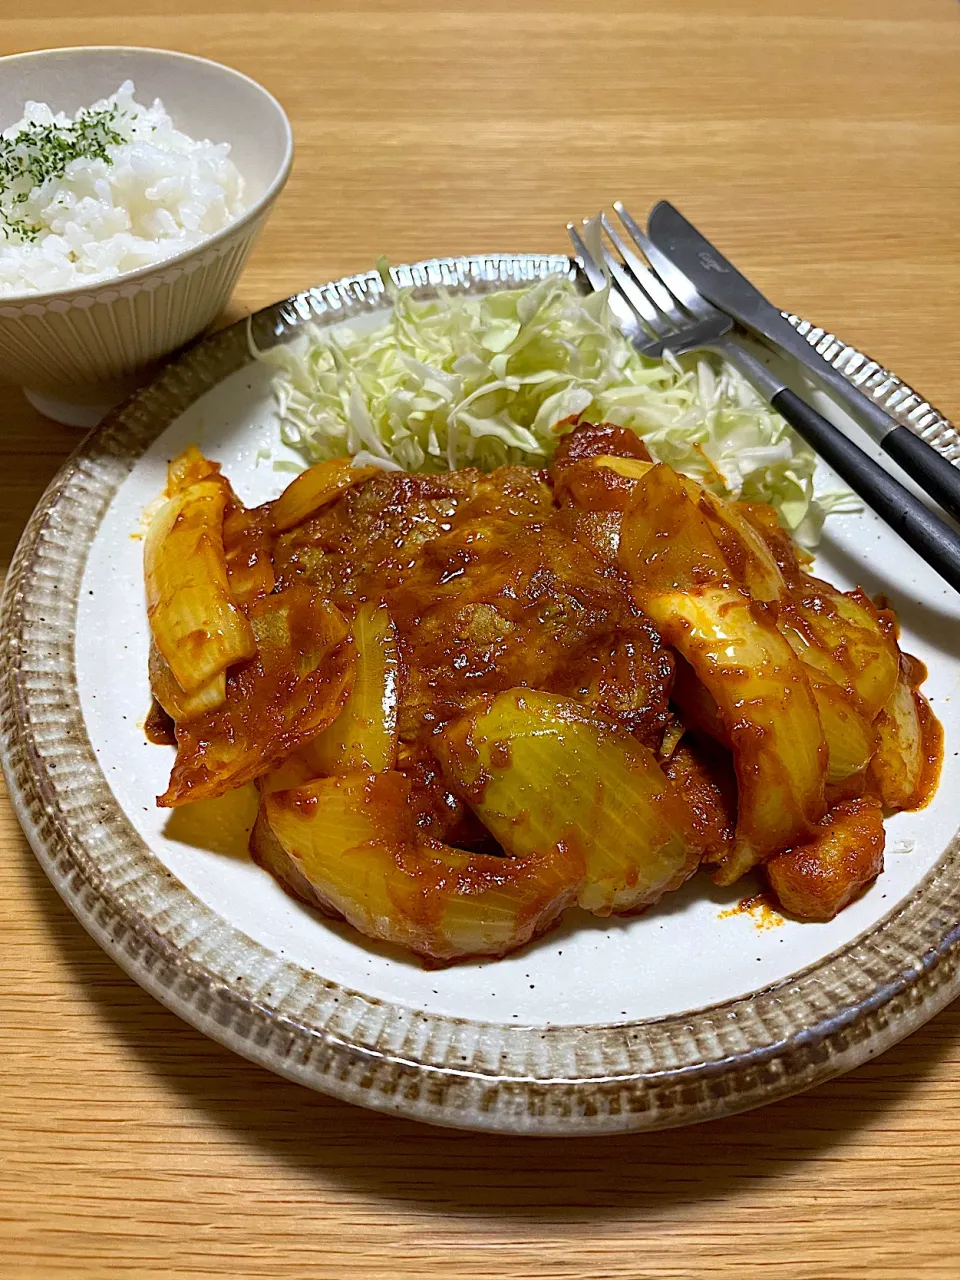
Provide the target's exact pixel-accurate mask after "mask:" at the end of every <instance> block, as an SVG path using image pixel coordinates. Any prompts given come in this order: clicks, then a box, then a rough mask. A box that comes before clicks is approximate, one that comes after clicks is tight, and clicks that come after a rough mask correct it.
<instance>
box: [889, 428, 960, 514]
mask: <svg viewBox="0 0 960 1280" xmlns="http://www.w3.org/2000/svg"><path fill="white" fill-rule="evenodd" d="M880 447H881V449H883V451H884V453H888V454H889V455H890V457H891V458H892V459H893V460H894V462H895V463H897V465H898V466H900V467H902V468H903V470H904V471H905V472H906V473H907V475H908V476H912V477H913V479H914V480H916V482H917V484H918V485H919V486H920V488H921V489H922V490H923V491H924V493H929V495H930V497H931V498H933V500H934V501H935V502H939V504H940V506H941V507H943V509H944V511H947V512H949V513H950V515H952V516H953V517H954V519H955V520H960V469H958V468H957V467H955V466H954V465H953V463H952V462H948V461H947V459H946V458H945V457H944V456H943V454H942V453H938V452H937V451H936V449H934V448H933V446H932V445H929V444H927V442H926V440H921V438H920V437H919V436H917V435H914V433H913V432H912V431H911V430H910V429H909V427H903V426H900V427H894V429H893V430H892V431H888V432H887V434H886V435H885V436H884V437H883V439H882V440H881V441H880Z"/></svg>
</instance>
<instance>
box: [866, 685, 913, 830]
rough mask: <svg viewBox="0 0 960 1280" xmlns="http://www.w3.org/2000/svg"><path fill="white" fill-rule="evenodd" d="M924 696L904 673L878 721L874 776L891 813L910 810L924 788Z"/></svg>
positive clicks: (872, 766)
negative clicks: (912, 686) (896, 810)
mask: <svg viewBox="0 0 960 1280" xmlns="http://www.w3.org/2000/svg"><path fill="white" fill-rule="evenodd" d="M921 696H922V695H921V694H918V693H917V691H916V690H915V689H913V688H911V686H910V683H909V681H908V679H907V676H906V673H905V672H903V673H901V675H900V678H899V679H898V680H897V683H896V686H895V687H894V690H893V693H892V694H891V695H890V698H889V700H888V702H887V705H886V706H885V707H884V708H883V710H882V711H881V712H880V714H879V716H878V717H877V722H876V732H877V753H876V755H875V756H874V757H873V762H872V764H871V773H872V775H873V779H874V781H875V782H876V784H877V788H878V790H879V792H880V799H881V800H882V801H883V804H884V806H885V807H886V808H887V809H908V808H909V807H910V805H911V803H913V802H914V797H915V795H916V793H917V790H918V788H919V786H920V780H921V777H922V775H923V766H924V750H923V725H922V723H921V720H920V708H919V705H918V699H919V698H920V697H921Z"/></svg>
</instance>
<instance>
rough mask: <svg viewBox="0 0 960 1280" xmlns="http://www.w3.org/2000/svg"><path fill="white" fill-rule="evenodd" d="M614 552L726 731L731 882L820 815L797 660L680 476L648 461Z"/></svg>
mask: <svg viewBox="0 0 960 1280" xmlns="http://www.w3.org/2000/svg"><path fill="white" fill-rule="evenodd" d="M620 562H621V564H622V565H623V567H624V569H625V570H626V572H627V573H628V575H629V577H630V581H631V583H632V584H633V587H634V591H635V593H636V596H637V600H638V603H639V604H640V605H641V607H642V608H643V609H644V610H645V612H646V613H647V614H648V615H649V616H650V618H651V619H652V620H653V622H654V623H655V624H656V626H657V627H658V629H659V631H660V633H661V635H662V636H663V638H664V640H666V642H667V643H668V644H671V645H673V646H674V647H675V648H676V649H677V650H678V651H679V652H680V654H681V655H682V656H683V657H684V658H685V659H686V660H687V662H688V663H689V664H690V666H691V667H692V668H693V671H694V673H695V675H696V676H697V677H698V678H699V680H700V681H701V683H702V684H703V685H704V686H705V687H706V690H707V692H708V693H709V694H710V695H711V696H712V697H713V699H714V701H715V702H716V704H717V707H718V709H719V713H720V717H721V719H722V721H723V724H724V726H725V728H726V730H727V733H728V734H729V740H730V745H731V747H732V749H733V755H734V764H735V767H736V772H737V782H738V788H739V810H738V821H737V837H736V841H735V843H734V848H733V851H732V853H731V854H730V855H729V856H727V857H725V858H724V859H723V860H722V861H721V863H720V868H719V870H718V872H717V880H718V882H719V883H721V884H730V883H732V882H733V881H734V880H736V879H738V877H739V876H741V875H742V874H743V873H744V872H745V871H747V870H749V868H750V867H751V866H754V865H755V864H756V863H758V862H761V861H763V859H764V858H765V857H767V856H768V855H769V854H771V853H773V852H775V851H777V850H780V849H783V848H785V847H788V846H790V845H793V844H796V843H797V842H798V841H800V840H804V839H806V838H807V837H808V836H809V835H810V832H811V830H812V828H813V825H814V824H815V823H816V822H818V821H819V820H820V818H821V817H822V816H823V813H824V808H825V802H824V782H825V774H826V767H827V750H826V744H825V742H824V736H823V728H822V726H821V723H820V718H819V715H818V713H817V707H816V703H815V701H814V698H813V694H812V693H811V690H810V686H809V683H808V681H807V678H806V674H805V671H804V667H803V664H802V663H801V662H800V661H799V660H798V659H797V657H796V656H795V655H794V653H793V651H792V649H791V648H790V646H789V644H788V643H787V642H786V640H784V638H783V637H782V636H781V635H780V633H779V632H778V631H777V629H776V627H775V626H774V624H773V622H772V620H771V619H770V617H768V615H767V614H766V612H765V611H764V608H763V606H762V604H758V603H756V602H755V601H754V600H752V599H751V597H750V596H749V594H748V593H747V591H746V590H745V589H744V588H743V587H741V586H740V585H739V584H738V583H737V582H736V580H735V574H734V571H733V570H732V569H731V567H730V566H729V563H728V561H727V559H726V557H725V556H724V554H723V553H722V551H721V549H720V546H719V544H718V542H717V540H716V538H715V537H714V534H713V532H712V529H711V527H710V521H709V520H708V518H707V516H706V515H705V513H704V512H703V511H702V510H700V508H699V504H697V503H694V502H693V501H691V499H690V498H689V496H688V494H687V492H686V488H685V482H681V481H680V480H679V478H678V477H677V476H675V475H674V474H673V472H671V471H670V470H669V468H667V467H663V466H659V467H655V468H654V469H653V470H652V471H651V472H649V474H648V475H647V476H646V477H645V478H644V480H643V481H642V482H641V484H640V486H639V487H638V490H637V494H636V496H635V498H634V501H633V503H632V505H631V507H630V508H629V510H628V511H627V513H626V515H625V516H624V521H623V527H622V533H621V541H620Z"/></svg>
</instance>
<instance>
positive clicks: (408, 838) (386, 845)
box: [254, 771, 579, 962]
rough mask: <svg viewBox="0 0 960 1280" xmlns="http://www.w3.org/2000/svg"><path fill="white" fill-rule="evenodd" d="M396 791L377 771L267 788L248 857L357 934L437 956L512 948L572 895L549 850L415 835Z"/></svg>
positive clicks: (559, 857)
mask: <svg viewBox="0 0 960 1280" xmlns="http://www.w3.org/2000/svg"><path fill="white" fill-rule="evenodd" d="M408 790H409V782H408V780H407V779H406V778H405V777H404V775H403V774H400V773H397V772H394V771H388V772H386V773H378V774H363V773H351V774H344V775H342V776H339V777H336V778H321V779H319V780H317V781H316V782H311V783H308V784H307V785H306V786H302V787H297V788H295V789H294V790H291V791H275V792H271V793H270V794H269V795H267V796H265V797H264V800H263V816H264V818H265V820H266V825H265V824H264V823H263V822H261V823H259V824H258V828H257V832H256V836H255V840H254V852H255V856H257V858H258V860H259V861H261V862H262V863H263V864H264V865H266V866H267V867H268V869H269V870H271V871H272V872H273V873H274V874H275V875H277V876H278V877H279V878H280V879H281V881H282V882H283V883H285V884H286V885H287V886H288V887H289V888H291V889H292V890H293V891H294V892H295V893H298V894H299V895H300V896H301V897H306V898H307V899H308V901H312V902H313V903H314V904H315V905H317V906H319V907H321V908H323V909H324V910H327V911H333V912H336V913H337V914H338V915H342V916H345V917H346V919H347V920H348V921H349V922H350V923H351V924H352V925H353V926H354V927H355V928H357V929H359V930H360V931H361V932H363V933H365V934H367V935H368V936H369V937H372V938H380V939H383V940H384V941H386V942H393V943H397V944H398V945H400V946H403V947H407V948H409V949H410V950H411V951H415V952H417V953H418V954H419V955H422V956H425V957H427V958H429V959H431V960H434V961H438V962H448V961H450V960H456V959H460V958H463V957H465V956H477V955H493V956H499V955H503V954H504V953H505V952H507V951H512V950H514V949H515V948H516V947H519V946H522V945H523V944H524V943H525V942H528V941H529V940H530V939H531V938H532V937H534V936H535V935H536V934H537V933H540V932H542V931H543V930H544V929H546V928H547V927H549V925H551V924H552V923H553V921H554V920H555V919H556V917H557V916H558V915H559V914H560V912H561V911H562V910H563V909H564V908H565V907H566V906H568V905H569V904H570V902H571V901H572V900H573V898H574V896H575V894H576V891H577V887H578V883H579V879H578V874H577V870H576V868H575V867H571V865H570V861H569V859H568V858H566V857H565V856H564V855H563V853H562V852H561V851H559V850H556V849H553V850H547V852H545V853H543V854H534V855H531V856H530V857H526V858H498V857H495V856H493V855H490V854H477V853H464V852H462V851H461V850H459V849H451V848H448V847H447V846H446V845H442V844H439V843H433V842H431V843H425V842H423V841H420V840H418V837H417V831H416V826H415V823H414V818H413V812H412V810H411V809H409V807H408V806H407V795H408Z"/></svg>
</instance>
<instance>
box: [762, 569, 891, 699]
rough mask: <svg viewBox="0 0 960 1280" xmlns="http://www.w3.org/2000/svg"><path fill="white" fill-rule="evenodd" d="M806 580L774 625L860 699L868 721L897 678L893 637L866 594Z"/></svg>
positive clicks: (795, 647)
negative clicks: (861, 595) (859, 595)
mask: <svg viewBox="0 0 960 1280" xmlns="http://www.w3.org/2000/svg"><path fill="white" fill-rule="evenodd" d="M808 581H809V589H808V590H805V591H804V592H803V598H802V599H791V600H790V601H789V602H788V603H786V604H785V605H784V606H783V607H782V608H781V609H780V610H779V613H778V618H777V626H778V627H779V629H780V631H781V633H782V634H783V636H784V637H785V638H786V639H787V641H788V642H789V644H790V647H791V648H792V649H793V651H794V652H795V653H796V654H797V656H798V657H800V658H802V659H803V661H804V662H806V663H807V664H808V665H809V666H811V667H816V669H817V670H818V671H821V672H823V674H824V675H826V676H829V677H830V679H831V680H833V681H834V683H835V684H838V685H839V686H840V688H841V689H848V690H850V692H851V693H853V694H854V696H855V697H856V698H858V699H859V701H860V709H861V711H862V712H863V715H864V716H865V718H866V719H867V721H868V722H872V721H873V720H874V719H875V718H876V716H877V714H878V713H879V711H880V710H881V708H882V707H883V706H885V705H886V703H887V702H888V701H889V699H890V697H891V695H892V693H893V690H894V687H895V685H896V683H897V675H898V672H899V670H900V661H899V656H898V651H897V642H896V639H895V638H894V637H893V636H892V635H890V634H888V633H887V632H886V631H884V629H883V627H882V626H881V625H880V621H879V618H878V616H877V612H876V610H875V609H873V608H872V606H871V605H870V604H869V602H868V601H866V600H865V599H857V598H855V597H854V596H852V595H844V593H843V592H841V591H836V590H834V589H833V588H832V587H830V586H828V584H827V583H824V582H820V581H819V580H818V579H815V578H811V579H809V580H808Z"/></svg>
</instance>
